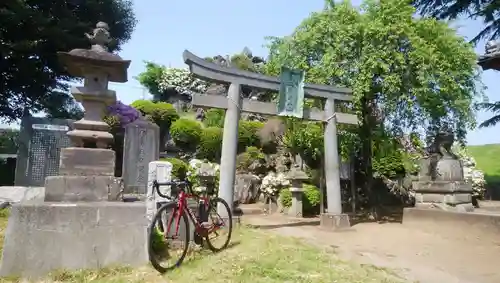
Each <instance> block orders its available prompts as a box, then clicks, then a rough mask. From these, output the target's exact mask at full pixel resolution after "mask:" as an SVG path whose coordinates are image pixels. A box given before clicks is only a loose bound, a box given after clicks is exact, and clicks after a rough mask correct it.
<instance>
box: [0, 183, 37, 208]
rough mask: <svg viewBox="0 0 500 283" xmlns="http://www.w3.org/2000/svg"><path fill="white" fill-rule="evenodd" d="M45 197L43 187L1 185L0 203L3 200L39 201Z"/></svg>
mask: <svg viewBox="0 0 500 283" xmlns="http://www.w3.org/2000/svg"><path fill="white" fill-rule="evenodd" d="M44 197H45V188H44V187H22V186H1V187H0V204H1V203H3V202H9V203H18V202H32V203H41V202H43V198H44Z"/></svg>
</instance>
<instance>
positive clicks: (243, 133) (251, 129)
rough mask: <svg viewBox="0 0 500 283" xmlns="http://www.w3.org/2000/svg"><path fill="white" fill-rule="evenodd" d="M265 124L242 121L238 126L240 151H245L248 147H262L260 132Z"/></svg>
mask: <svg viewBox="0 0 500 283" xmlns="http://www.w3.org/2000/svg"><path fill="white" fill-rule="evenodd" d="M263 126H264V123H262V122H258V121H244V120H242V121H240V123H239V125H238V151H239V152H242V151H244V150H245V149H246V148H247V147H248V146H260V139H259V130H260V129H261V128H262V127H263Z"/></svg>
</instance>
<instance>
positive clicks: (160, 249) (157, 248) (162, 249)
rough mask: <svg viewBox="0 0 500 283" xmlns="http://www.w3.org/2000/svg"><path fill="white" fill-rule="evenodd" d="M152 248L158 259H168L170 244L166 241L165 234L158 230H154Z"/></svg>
mask: <svg viewBox="0 0 500 283" xmlns="http://www.w3.org/2000/svg"><path fill="white" fill-rule="evenodd" d="M151 247H152V249H153V251H154V253H155V256H158V257H164V256H165V257H166V256H168V254H167V251H168V242H167V241H166V239H165V237H164V236H163V233H161V232H160V231H159V230H158V229H154V231H153V237H152V239H151Z"/></svg>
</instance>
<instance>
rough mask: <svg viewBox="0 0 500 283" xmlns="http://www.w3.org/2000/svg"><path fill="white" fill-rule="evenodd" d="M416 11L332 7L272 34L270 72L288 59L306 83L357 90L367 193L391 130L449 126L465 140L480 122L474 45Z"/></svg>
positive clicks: (381, 4)
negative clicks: (375, 158)
mask: <svg viewBox="0 0 500 283" xmlns="http://www.w3.org/2000/svg"><path fill="white" fill-rule="evenodd" d="M414 12H415V9H414V8H413V7H412V6H410V5H408V4H407V2H406V1H404V0H388V1H372V0H367V1H365V2H364V3H363V5H362V6H361V7H360V8H355V7H353V6H352V5H351V4H350V3H349V2H344V3H341V4H336V5H327V7H326V9H325V10H323V11H321V12H317V13H313V14H312V15H311V16H310V17H309V18H307V19H305V20H304V21H303V22H302V23H301V24H300V25H299V26H298V27H297V28H296V30H295V31H294V33H293V34H292V35H291V36H287V37H284V38H272V39H271V43H270V59H269V61H268V62H267V64H266V65H265V68H266V72H267V73H270V74H273V75H277V74H278V73H279V70H280V67H281V66H282V65H284V64H286V65H289V66H291V67H294V68H299V69H302V70H304V71H305V72H306V81H308V82H312V83H319V84H331V85H339V86H345V87H350V88H352V89H353V92H354V101H353V105H352V109H351V110H352V111H354V112H355V113H356V114H357V115H358V118H359V119H360V127H359V132H358V139H359V142H361V144H362V149H361V152H362V157H363V159H364V160H363V168H362V173H364V175H365V178H366V180H365V189H366V190H367V193H370V191H371V187H372V183H373V170H372V156H374V155H375V154H374V153H373V148H375V149H376V148H379V147H380V146H381V145H382V144H383V143H385V142H386V140H387V135H390V136H394V137H396V136H401V135H402V134H403V133H405V132H408V131H422V130H427V131H431V130H435V129H436V128H439V127H441V126H442V125H448V126H450V127H451V128H452V129H453V130H454V131H455V133H456V134H457V136H458V137H459V138H460V139H462V140H463V139H464V138H465V135H466V131H467V129H470V128H473V127H474V126H475V120H474V112H473V108H472V107H471V105H472V104H473V102H474V101H475V98H476V97H477V95H478V94H479V92H478V90H477V88H476V84H477V83H478V72H477V66H476V62H475V61H476V55H475V53H474V50H473V49H472V46H471V45H470V44H469V43H467V42H465V40H464V39H463V38H462V37H460V36H458V35H457V34H456V32H455V31H454V30H453V29H451V28H450V27H449V26H448V25H447V24H446V23H445V22H440V21H436V20H435V19H429V18H415V17H413V15H414ZM345 108H349V107H345ZM346 129H348V128H346V127H342V126H340V127H339V130H346ZM349 143H351V144H353V145H355V144H357V143H358V142H353V141H349Z"/></svg>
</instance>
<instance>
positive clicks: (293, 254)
mask: <svg viewBox="0 0 500 283" xmlns="http://www.w3.org/2000/svg"><path fill="white" fill-rule="evenodd" d="M0 213H1V212H0ZM2 216H3V217H2ZM5 216H6V213H3V214H0V225H2V226H0V231H3V229H5V224H6V221H5V218H6V217H5ZM0 236H2V235H0ZM233 239H234V240H232V243H233V245H232V246H231V247H230V248H228V249H227V250H225V251H223V252H221V253H219V254H213V253H211V252H209V251H202V252H196V253H193V254H191V255H190V256H189V257H188V259H187V261H185V263H184V264H183V265H182V266H181V267H180V268H179V269H177V270H174V271H173V272H170V273H167V274H165V275H164V276H161V275H159V273H158V272H156V271H155V270H154V269H153V268H151V267H142V268H107V269H101V270H98V271H78V272H57V273H54V274H52V275H50V276H48V277H47V278H45V279H43V280H40V281H36V282H44V283H50V282H124V283H125V282H144V283H146V282H147V283H155V282H172V283H191V282H202V281H206V282H214V283H216V282H234V283H245V282H252V283H259V282H263V283H264V282H265V283H273V282H276V283H278V282H279V283H284V282H301V283H307V282H311V283H312V282H314V283H320V282H325V283H333V282H342V283H344V282H346V283H347V282H349V283H355V282H360V283H361V282H362V283H365V282H386V283H390V282H404V281H402V280H399V279H396V278H395V277H394V275H393V273H392V272H390V271H386V270H384V269H379V268H375V267H371V266H365V265H363V266H361V265H357V264H352V263H347V262H343V261H340V260H339V259H337V258H336V257H335V255H333V254H332V253H331V252H327V251H326V250H321V249H318V248H315V247H312V246H309V245H307V244H305V243H303V242H301V241H300V240H298V239H294V238H285V237H280V236H277V235H274V234H272V233H269V232H264V231H260V230H253V229H250V228H244V227H241V228H238V229H236V230H235V233H234V238H233ZM75 256H77V255H75ZM0 282H5V283H7V282H28V281H24V280H22V281H20V280H18V281H16V280H12V279H11V280H7V279H0Z"/></svg>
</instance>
